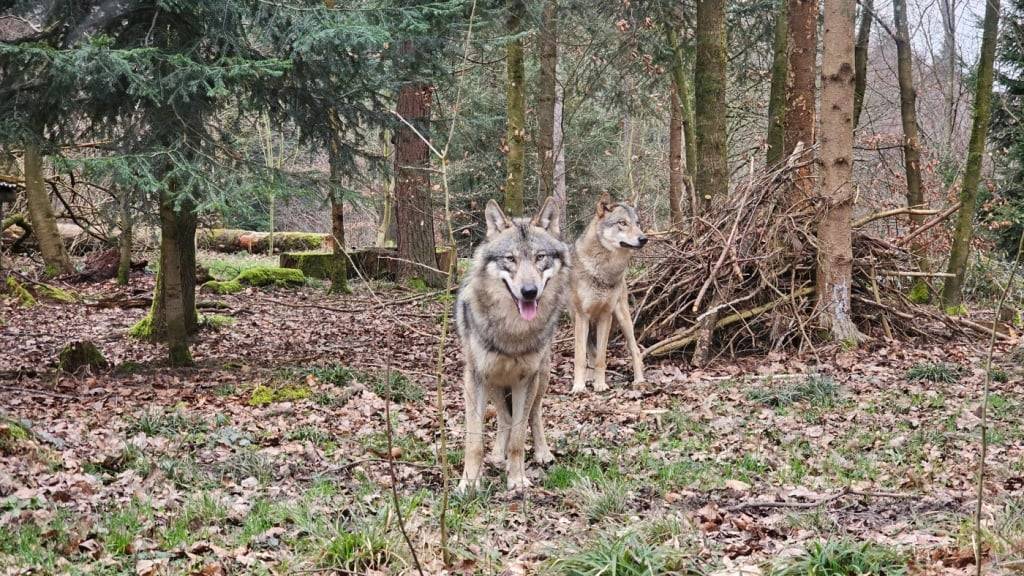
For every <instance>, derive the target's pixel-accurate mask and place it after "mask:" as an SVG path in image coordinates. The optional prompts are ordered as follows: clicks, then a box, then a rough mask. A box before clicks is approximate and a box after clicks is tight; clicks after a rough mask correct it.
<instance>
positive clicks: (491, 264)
mask: <svg viewBox="0 0 1024 576" xmlns="http://www.w3.org/2000/svg"><path fill="white" fill-rule="evenodd" d="M484 216H485V219H486V221H487V239H486V241H485V242H484V243H483V244H481V245H480V246H479V247H478V248H477V250H476V253H475V254H474V256H473V265H472V268H471V269H470V270H469V272H468V273H467V275H466V279H465V281H464V282H463V285H462V287H461V289H460V290H459V296H458V299H457V300H456V303H455V318H456V324H457V327H458V331H459V336H460V337H461V339H462V352H463V355H464V356H465V363H466V364H465V369H464V372H463V385H464V393H465V403H466V439H465V467H464V468H463V472H462V480H461V481H460V482H459V490H460V491H462V492H465V491H467V490H475V489H477V488H479V486H480V478H481V473H482V467H483V451H484V436H483V434H484V409H485V408H486V406H487V401H488V400H490V401H491V403H493V404H494V406H495V408H496V409H497V414H498V434H497V439H496V441H495V444H494V452H493V458H494V459H495V460H497V461H498V462H505V469H506V471H507V473H508V488H509V490H517V489H521V488H526V487H528V486H530V481H529V480H528V479H527V477H526V465H525V462H524V459H525V451H526V448H525V445H526V426H527V424H529V426H530V429H531V430H532V432H533V459H534V461H536V462H537V463H539V464H546V463H549V462H551V461H553V460H554V457H553V456H552V455H551V450H550V449H548V445H547V442H546V441H545V439H544V421H543V416H542V414H541V399H542V398H543V396H544V392H545V390H547V386H548V377H549V375H550V371H551V341H552V339H553V338H554V335H555V330H556V328H557V327H558V320H559V316H560V315H561V313H562V310H564V309H565V305H566V299H567V296H568V292H569V276H570V273H571V267H570V262H569V250H568V247H567V246H566V245H565V244H563V243H562V241H561V240H560V239H559V228H558V208H557V207H556V206H555V203H554V201H553V200H552V199H551V198H549V199H548V201H547V202H545V203H544V206H543V207H542V208H541V210H540V212H538V213H537V215H536V216H534V217H533V218H532V219H529V218H514V219H511V218H509V217H507V216H506V215H505V213H504V212H502V210H501V208H500V207H498V204H497V203H496V202H494V200H491V201H490V202H488V203H487V207H486V209H485V210H484Z"/></svg>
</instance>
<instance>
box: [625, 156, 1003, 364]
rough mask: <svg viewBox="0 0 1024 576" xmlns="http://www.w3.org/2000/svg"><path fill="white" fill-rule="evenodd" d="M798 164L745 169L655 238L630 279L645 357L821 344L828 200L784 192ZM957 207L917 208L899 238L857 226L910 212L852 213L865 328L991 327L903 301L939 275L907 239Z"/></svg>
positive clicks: (950, 331)
mask: <svg viewBox="0 0 1024 576" xmlns="http://www.w3.org/2000/svg"><path fill="white" fill-rule="evenodd" d="M799 167H800V165H794V163H791V164H790V165H788V166H783V167H780V168H778V169H775V170H773V171H770V172H766V173H763V174H760V175H755V176H751V177H750V178H748V179H746V182H745V183H743V184H742V185H740V186H739V187H738V189H736V190H735V191H734V192H733V194H731V196H730V197H729V198H727V199H722V200H721V201H718V202H716V203H714V204H713V206H711V207H709V208H707V209H705V210H703V211H702V212H701V213H700V215H699V216H698V217H697V218H692V219H690V221H689V222H687V224H686V226H685V227H684V228H685V229H684V230H682V231H680V232H678V233H674V234H668V235H666V236H665V237H663V238H662V241H660V242H656V243H655V246H654V249H653V250H651V251H650V252H648V254H647V262H646V265H645V267H644V270H643V273H642V274H641V276H640V278H639V279H638V280H637V281H636V282H634V284H633V289H632V292H633V298H634V301H635V308H634V310H635V315H636V326H637V330H638V338H639V339H640V340H641V341H642V342H644V343H645V344H646V345H647V347H646V354H647V355H651V356H658V355H663V354H668V353H673V352H678V351H681V350H684V349H694V354H695V358H697V359H698V360H700V359H703V358H707V356H708V355H709V353H710V352H711V351H718V352H726V353H731V354H742V353H748V352H764V351H766V350H772V349H778V348H782V347H791V346H808V345H810V346H814V345H817V344H820V343H821V342H822V339H823V337H824V335H823V334H822V332H821V331H820V330H819V329H818V328H817V326H818V322H817V318H816V311H815V305H814V304H815V294H814V291H815V288H814V287H815V260H816V257H817V237H816V234H815V223H816V222H817V221H818V220H819V217H820V213H821V210H822V208H823V207H822V206H820V205H819V204H818V203H816V202H815V201H814V200H813V199H810V200H803V201H798V202H792V201H790V199H789V196H790V191H791V190H792V183H793V178H795V177H798V175H799V174H800V171H799V170H798V168H799ZM953 210H955V207H954V208H953ZM953 210H945V211H943V212H942V213H938V212H937V211H926V210H920V211H917V212H918V213H923V214H928V215H929V216H931V217H932V219H931V220H930V221H928V222H926V223H925V224H923V225H921V226H919V227H918V228H917V229H916V231H915V232H912V233H910V234H908V235H907V236H905V237H902V238H898V239H884V238H880V237H877V236H873V235H871V234H869V233H867V232H865V231H864V230H863V228H864V225H865V224H867V223H868V222H871V221H874V220H876V219H879V218H885V217H896V216H898V215H901V214H907V213H909V212H910V210H907V209H900V210H890V211H887V212H884V213H879V214H875V215H871V216H869V217H867V218H863V219H861V220H859V221H857V222H855V223H854V231H853V254H854V262H853V289H852V303H851V307H852V310H851V312H852V314H853V317H854V319H855V321H856V323H857V325H858V328H859V329H860V330H861V331H862V332H863V333H864V334H866V335H868V336H875V337H880V336H889V337H903V336H929V337H936V336H941V337H946V336H950V335H954V334H960V333H964V332H976V333H983V334H990V333H991V327H990V326H991V325H989V326H984V325H981V324H979V323H976V322H972V321H970V320H968V319H966V318H962V317H955V316H950V315H947V314H945V313H943V312H942V311H941V310H939V309H938V308H937V307H936V306H935V305H933V304H932V305H928V304H915V303H913V302H911V300H910V293H911V291H912V290H914V291H915V292H916V293H917V294H918V295H921V294H923V295H924V296H927V294H928V289H927V288H928V286H927V285H926V284H922V285H920V286H917V288H916V290H915V285H918V284H921V283H927V282H933V281H934V280H936V279H939V278H941V276H943V274H938V273H931V272H927V271H922V270H921V269H920V268H919V266H918V261H917V258H916V257H915V256H914V255H913V254H912V253H911V252H910V251H909V250H908V249H907V248H906V247H907V246H908V245H909V242H910V240H912V239H913V238H914V237H918V235H919V233H920V231H923V230H926V229H929V228H931V227H932V226H934V225H935V224H936V223H938V222H940V221H941V220H942V219H944V218H946V217H947V216H949V214H951V213H952V212H953ZM918 299H919V298H915V300H918Z"/></svg>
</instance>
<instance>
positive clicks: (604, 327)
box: [594, 313, 612, 392]
mask: <svg viewBox="0 0 1024 576" xmlns="http://www.w3.org/2000/svg"><path fill="white" fill-rule="evenodd" d="M596 330H597V346H596V347H595V348H594V392H604V391H605V390H607V389H608V384H607V383H606V382H605V375H604V373H605V370H606V369H607V368H608V335H609V334H610V333H611V330H612V315H611V314H608V313H602V314H601V315H599V316H598V317H597V327H596Z"/></svg>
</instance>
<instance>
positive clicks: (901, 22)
mask: <svg viewBox="0 0 1024 576" xmlns="http://www.w3.org/2000/svg"><path fill="white" fill-rule="evenodd" d="M892 11H893V16H894V18H893V20H894V21H895V24H896V68H897V79H898V81H899V86H900V117H901V119H902V121H903V163H904V167H905V172H906V174H907V206H922V207H923V206H924V203H925V200H924V192H923V191H922V190H921V141H920V138H919V137H918V132H917V92H916V91H915V90H914V69H913V62H912V61H911V54H912V52H913V50H912V48H911V46H910V31H909V26H908V24H907V2H906V0H893V3H892ZM910 220H911V222H913V224H914V226H915V227H916V226H920V225H921V224H923V223H924V220H925V217H924V215H919V214H911V216H910ZM914 253H915V254H917V256H918V258H919V259H923V257H924V254H923V247H922V245H920V244H916V243H915V245H914Z"/></svg>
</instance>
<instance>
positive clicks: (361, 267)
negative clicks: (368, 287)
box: [348, 247, 455, 280]
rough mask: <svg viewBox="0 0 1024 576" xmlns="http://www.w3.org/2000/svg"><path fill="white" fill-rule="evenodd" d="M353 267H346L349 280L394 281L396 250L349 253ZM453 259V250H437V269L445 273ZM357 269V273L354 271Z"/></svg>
mask: <svg viewBox="0 0 1024 576" xmlns="http://www.w3.org/2000/svg"><path fill="white" fill-rule="evenodd" d="M348 257H349V258H351V260H352V264H353V265H354V267H353V266H349V267H348V277H349V278H359V277H360V276H362V277H364V278H367V279H373V280H394V279H395V277H396V275H395V268H396V266H397V264H398V250H396V249H394V248H380V247H373V248H363V249H360V250H355V251H352V252H349V254H348ZM454 258H455V250H453V249H451V248H438V249H437V254H436V261H437V269H438V270H440V271H442V272H447V271H448V270H449V268H450V266H451V265H452V260H453V259H454ZM356 268H358V271H357V270H356Z"/></svg>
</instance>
